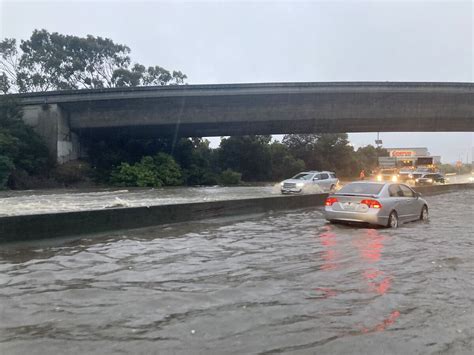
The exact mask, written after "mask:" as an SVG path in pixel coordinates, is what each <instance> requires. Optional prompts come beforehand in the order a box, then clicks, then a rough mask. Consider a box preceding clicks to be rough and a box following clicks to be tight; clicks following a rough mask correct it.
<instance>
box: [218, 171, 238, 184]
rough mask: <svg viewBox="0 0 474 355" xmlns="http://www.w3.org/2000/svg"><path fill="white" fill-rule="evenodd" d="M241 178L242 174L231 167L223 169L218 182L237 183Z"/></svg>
mask: <svg viewBox="0 0 474 355" xmlns="http://www.w3.org/2000/svg"><path fill="white" fill-rule="evenodd" d="M241 180H242V174H240V173H238V172H235V171H233V170H231V169H227V170H224V171H223V172H222V173H221V175H220V182H221V184H223V185H238V184H240V182H241Z"/></svg>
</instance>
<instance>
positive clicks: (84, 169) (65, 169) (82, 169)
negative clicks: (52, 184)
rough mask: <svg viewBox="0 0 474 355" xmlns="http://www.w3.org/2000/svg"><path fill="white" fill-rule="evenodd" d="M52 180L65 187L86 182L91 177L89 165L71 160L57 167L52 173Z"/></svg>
mask: <svg viewBox="0 0 474 355" xmlns="http://www.w3.org/2000/svg"><path fill="white" fill-rule="evenodd" d="M52 175H53V177H54V179H55V180H56V181H58V182H60V183H63V184H65V185H70V184H76V183H79V182H84V181H87V180H88V178H89V176H90V175H91V168H90V165H89V163H87V162H86V161H82V160H73V161H69V162H67V163H65V164H61V165H58V166H57V167H56V168H55V169H54V170H53V171H52Z"/></svg>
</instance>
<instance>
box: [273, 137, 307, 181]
mask: <svg viewBox="0 0 474 355" xmlns="http://www.w3.org/2000/svg"><path fill="white" fill-rule="evenodd" d="M270 155H271V165H272V180H273V181H278V180H282V179H285V178H288V177H290V176H293V175H295V174H296V173H298V172H300V171H303V170H305V169H306V166H305V163H304V161H303V160H301V159H297V158H295V157H294V156H293V155H292V154H291V153H290V151H289V148H288V146H286V145H284V144H282V143H279V142H273V143H272V144H270Z"/></svg>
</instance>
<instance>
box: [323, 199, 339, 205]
mask: <svg viewBox="0 0 474 355" xmlns="http://www.w3.org/2000/svg"><path fill="white" fill-rule="evenodd" d="M336 202H338V199H337V198H335V197H328V198H327V199H326V202H325V203H324V204H325V205H326V206H332V205H333V204H334V203H336Z"/></svg>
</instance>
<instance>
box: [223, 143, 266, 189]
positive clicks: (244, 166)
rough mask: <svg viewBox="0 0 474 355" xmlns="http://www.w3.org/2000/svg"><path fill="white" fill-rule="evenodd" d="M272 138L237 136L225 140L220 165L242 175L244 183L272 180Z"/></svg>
mask: <svg viewBox="0 0 474 355" xmlns="http://www.w3.org/2000/svg"><path fill="white" fill-rule="evenodd" d="M270 141H271V136H238V137H237V136H235V137H229V138H223V139H222V141H221V144H220V148H219V153H218V154H219V165H220V168H221V169H222V170H227V169H231V170H233V171H236V172H240V173H241V174H242V179H243V180H244V181H264V180H270V178H271V168H272V167H271V156H270V148H269V143H270Z"/></svg>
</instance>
